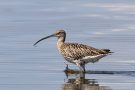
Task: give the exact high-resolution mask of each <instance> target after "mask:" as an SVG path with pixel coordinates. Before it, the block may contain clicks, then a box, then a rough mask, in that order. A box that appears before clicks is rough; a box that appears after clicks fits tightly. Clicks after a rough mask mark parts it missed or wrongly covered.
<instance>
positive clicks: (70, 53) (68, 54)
mask: <svg viewBox="0 0 135 90" xmlns="http://www.w3.org/2000/svg"><path fill="white" fill-rule="evenodd" d="M59 49H60V52H61V54H62V55H63V57H64V58H65V59H66V60H69V59H70V62H72V61H71V60H81V59H83V58H84V57H86V56H96V55H101V54H107V53H108V52H106V51H104V50H100V49H96V48H93V47H90V46H87V45H83V44H78V43H63V44H62V45H61V47H60V48H59Z"/></svg>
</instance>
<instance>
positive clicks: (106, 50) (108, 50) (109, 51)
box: [101, 49, 114, 53]
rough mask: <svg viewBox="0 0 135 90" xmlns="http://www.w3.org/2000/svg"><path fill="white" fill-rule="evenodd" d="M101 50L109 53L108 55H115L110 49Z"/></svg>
mask: <svg viewBox="0 0 135 90" xmlns="http://www.w3.org/2000/svg"><path fill="white" fill-rule="evenodd" d="M101 50H103V51H105V52H107V53H114V52H111V50H110V49H101Z"/></svg>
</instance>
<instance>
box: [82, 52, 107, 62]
mask: <svg viewBox="0 0 135 90" xmlns="http://www.w3.org/2000/svg"><path fill="white" fill-rule="evenodd" d="M106 55H107V54H100V55H96V56H86V57H84V58H83V59H81V60H80V61H84V62H85V64H87V63H89V62H91V63H95V62H97V61H98V60H99V59H101V58H102V57H104V56H106Z"/></svg>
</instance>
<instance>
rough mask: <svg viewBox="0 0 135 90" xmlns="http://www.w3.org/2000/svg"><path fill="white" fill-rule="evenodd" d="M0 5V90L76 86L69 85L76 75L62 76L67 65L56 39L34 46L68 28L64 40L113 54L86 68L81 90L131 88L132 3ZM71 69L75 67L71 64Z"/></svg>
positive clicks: (134, 78) (15, 1) (40, 0)
mask: <svg viewBox="0 0 135 90" xmlns="http://www.w3.org/2000/svg"><path fill="white" fill-rule="evenodd" d="M0 2H1V3H0V13H1V14H0V41H1V44H0V90H49V89H50V90H62V89H63V88H64V87H65V88H67V87H70V86H74V84H73V82H74V81H76V80H78V78H79V79H80V76H79V75H78V74H77V75H76V74H73V75H69V76H68V77H67V75H66V74H65V73H64V72H63V71H64V69H65V67H66V65H65V63H64V62H65V61H64V59H63V58H62V57H61V55H60V54H59V52H58V50H57V49H56V41H57V39H56V38H51V39H48V40H45V41H43V42H41V43H40V44H38V46H37V47H33V44H34V43H35V42H36V41H37V40H39V39H40V38H42V37H44V36H47V35H50V34H52V33H53V32H55V31H56V30H58V29H65V30H66V32H67V38H66V40H67V41H68V42H78V43H84V44H88V45H92V46H94V47H96V48H109V49H111V50H112V51H113V52H115V53H113V54H112V55H109V56H107V57H105V58H103V59H101V60H100V61H99V62H97V63H95V64H88V65H86V69H87V70H88V71H89V72H88V73H86V74H85V78H84V77H83V78H81V79H80V81H84V82H88V83H85V85H84V86H87V85H88V88H94V87H90V86H92V85H97V86H96V87H95V88H101V89H103V90H106V89H109V90H134V88H135V72H134V71H135V60H134V59H135V55H134V53H135V50H134V46H135V30H134V29H135V15H134V14H135V1H133V0H128V1H127V0H119V1H116V0H112V1H108V0H102V1H101V0H85V1H81V0H68V1H65V0H64V1H63V0H55V1H54V0H12V1H11V0H1V1H0ZM68 64H69V63H68ZM69 67H70V68H72V69H78V68H77V67H76V66H75V65H72V64H69ZM75 87H76V86H75ZM63 90H64V89H63ZM67 90H68V89H67ZM95 90H96V89H95Z"/></svg>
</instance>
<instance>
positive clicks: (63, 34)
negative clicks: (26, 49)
mask: <svg viewBox="0 0 135 90" xmlns="http://www.w3.org/2000/svg"><path fill="white" fill-rule="evenodd" d="M50 37H57V38H58V39H60V38H62V39H63V41H65V37H66V32H65V31H64V30H58V31H56V32H55V33H54V34H51V35H49V36H46V37H44V38H41V39H40V40H38V41H37V42H36V43H35V44H34V46H35V45H36V44H37V43H39V42H40V41H42V40H45V39H48V38H50Z"/></svg>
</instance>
